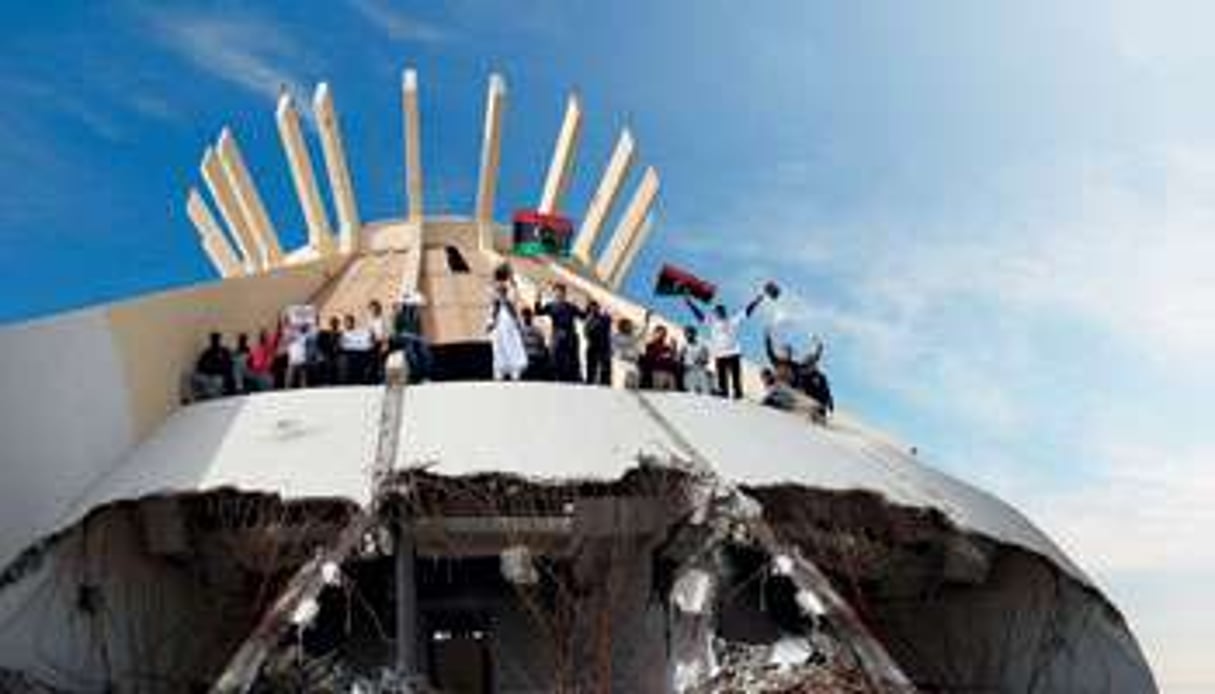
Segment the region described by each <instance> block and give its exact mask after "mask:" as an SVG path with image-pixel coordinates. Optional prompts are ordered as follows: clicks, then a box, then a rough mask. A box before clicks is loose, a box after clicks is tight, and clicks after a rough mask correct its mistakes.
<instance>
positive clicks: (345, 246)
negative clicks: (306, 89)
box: [312, 82, 362, 253]
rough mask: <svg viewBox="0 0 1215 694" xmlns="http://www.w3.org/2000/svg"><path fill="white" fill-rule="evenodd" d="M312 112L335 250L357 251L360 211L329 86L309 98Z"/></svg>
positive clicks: (324, 83)
mask: <svg viewBox="0 0 1215 694" xmlns="http://www.w3.org/2000/svg"><path fill="white" fill-rule="evenodd" d="M312 109H313V111H314V112H315V114H316V124H317V127H318V128H320V131H321V150H322V151H323V152H324V155H325V170H326V171H327V172H328V174H329V189H330V193H331V194H332V195H333V202H334V207H336V208H337V217H338V247H339V248H340V249H341V251H342V253H352V252H354V251H355V250H357V249H358V244H359V241H358V240H359V236H360V235H361V231H362V224H361V223H360V222H359V209H358V206H357V204H356V203H355V199H354V184H353V183H352V182H351V180H350V167H349V166H348V165H347V163H346V150H345V149H344V148H343V147H342V132H341V128H340V126H339V125H338V118H337V110H336V109H335V108H334V105H333V95H332V93H331V92H330V90H329V84H328V83H326V82H321V83H320V84H318V85H317V87H316V93H315V94H314V95H313V98H312Z"/></svg>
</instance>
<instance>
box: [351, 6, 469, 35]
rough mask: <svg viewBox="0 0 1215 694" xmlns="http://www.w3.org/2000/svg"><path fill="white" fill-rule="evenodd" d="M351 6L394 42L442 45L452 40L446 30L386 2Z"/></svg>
mask: <svg viewBox="0 0 1215 694" xmlns="http://www.w3.org/2000/svg"><path fill="white" fill-rule="evenodd" d="M350 6H351V7H352V8H354V10H355V11H357V12H358V13H359V14H360V15H362V17H363V19H365V20H367V21H368V22H369V23H370V24H372V25H373V26H375V27H376V28H377V29H379V30H380V31H381V32H383V33H384V34H385V35H386V36H388V38H390V39H392V40H393V41H404V42H416V43H440V42H443V41H446V40H448V39H449V38H450V35H449V34H448V32H447V31H446V30H444V29H442V28H440V27H439V26H437V25H435V24H431V23H430V22H427V21H425V20H422V19H420V18H418V17H416V16H414V15H411V14H407V13H406V12H404V11H403V10H401V9H399V8H397V7H395V6H393V4H392V3H390V2H386V1H384V0H350Z"/></svg>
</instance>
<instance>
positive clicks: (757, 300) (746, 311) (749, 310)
mask: <svg viewBox="0 0 1215 694" xmlns="http://www.w3.org/2000/svg"><path fill="white" fill-rule="evenodd" d="M763 301H764V294H763V292H760V293H759V295H758V296H756V297H755V298H754V299H752V300H751V303H749V304H747V308H746V309H744V310H743V315H744V316H746V317H747V318H750V317H751V314H752V313H755V309H756V308H758V307H759V305H760V304H762V303H763Z"/></svg>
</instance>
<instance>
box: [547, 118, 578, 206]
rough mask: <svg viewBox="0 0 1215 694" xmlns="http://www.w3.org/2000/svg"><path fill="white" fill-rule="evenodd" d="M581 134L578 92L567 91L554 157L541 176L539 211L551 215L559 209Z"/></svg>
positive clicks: (554, 146) (554, 147)
mask: <svg viewBox="0 0 1215 694" xmlns="http://www.w3.org/2000/svg"><path fill="white" fill-rule="evenodd" d="M581 134H582V104H581V103H580V102H579V100H578V95H577V94H570V97H569V100H568V101H567V102H566V105H565V117H564V118H563V119H562V120H561V130H560V131H559V132H558V133H557V142H556V144H554V145H553V160H552V162H550V163H549V165H548V176H547V177H545V179H544V191H543V192H542V193H541V195H540V206H539V208H538V209H539V211H540V212H543V213H544V214H553V213H555V212H557V211H558V210H559V209H561V198H562V197H563V196H564V195H565V190H566V188H568V187H569V183H570V176H571V174H572V173H573V170H574V154H575V153H576V152H577V150H578V138H579V136H580V135H581Z"/></svg>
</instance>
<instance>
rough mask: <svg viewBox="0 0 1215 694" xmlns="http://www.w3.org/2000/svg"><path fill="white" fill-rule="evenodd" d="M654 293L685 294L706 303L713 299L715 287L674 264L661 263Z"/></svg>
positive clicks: (665, 294) (661, 294)
mask: <svg viewBox="0 0 1215 694" xmlns="http://www.w3.org/2000/svg"><path fill="white" fill-rule="evenodd" d="M654 293H655V294H657V295H659V296H678V295H681V294H687V295H688V296H691V297H695V298H696V299H699V300H700V301H704V302H706V303H707V302H709V301H712V300H713V295H714V294H716V293H717V287H715V286H713V285H712V284H710V283H709V282H706V281H704V280H702V279H700V278H699V277H697V276H696V275H693V274H692V273H690V272H688V271H687V270H681V269H680V268H677V267H675V266H674V265H663V266H662V270H660V271H659V272H658V279H657V280H656V281H655V283H654Z"/></svg>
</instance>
